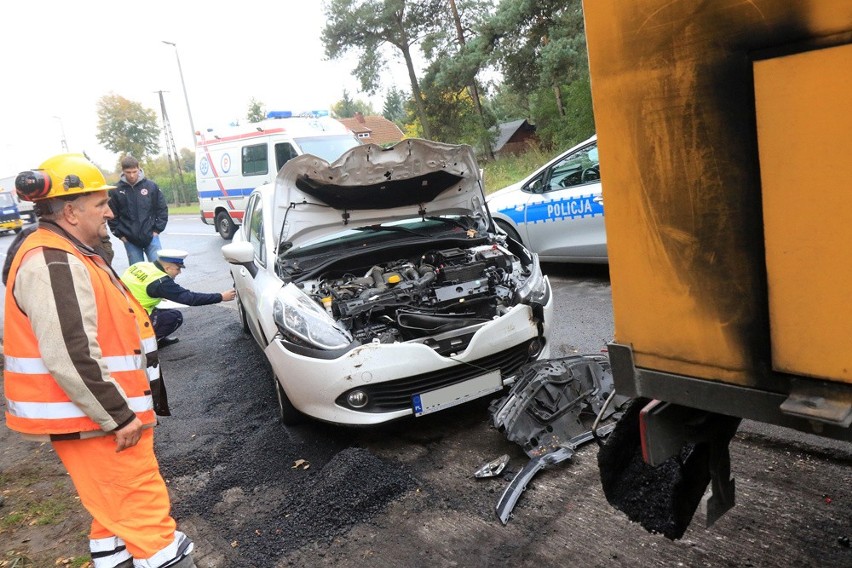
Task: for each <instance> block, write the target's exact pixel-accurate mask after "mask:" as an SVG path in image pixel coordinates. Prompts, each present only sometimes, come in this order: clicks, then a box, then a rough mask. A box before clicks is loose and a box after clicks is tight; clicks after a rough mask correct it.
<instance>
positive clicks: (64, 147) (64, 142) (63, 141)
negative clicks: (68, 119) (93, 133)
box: [53, 116, 68, 154]
mask: <svg viewBox="0 0 852 568" xmlns="http://www.w3.org/2000/svg"><path fill="white" fill-rule="evenodd" d="M53 118H55V119H56V120H58V121H59V129H60V130H61V131H62V149H63V150H65V153H66V154H67V153H68V141H67V140H66V139H65V125H64V124H62V117H61V116H54V117H53Z"/></svg>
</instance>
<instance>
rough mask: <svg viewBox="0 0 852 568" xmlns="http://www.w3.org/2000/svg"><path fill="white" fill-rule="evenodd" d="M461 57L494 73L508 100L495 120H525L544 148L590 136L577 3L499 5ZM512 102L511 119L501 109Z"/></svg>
mask: <svg viewBox="0 0 852 568" xmlns="http://www.w3.org/2000/svg"><path fill="white" fill-rule="evenodd" d="M465 51H466V55H467V56H468V57H471V58H472V59H473V60H476V61H490V62H491V64H493V65H496V66H498V67H499V69H500V70H501V71H502V73H503V78H504V81H503V84H502V86H501V89H502V90H504V91H507V92H508V93H509V94H510V95H511V96H507V97H504V98H503V99H502V101H501V103H503V107H502V108H501V109H500V114H501V115H507V114H508V115H510V114H516V116H515V118H521V117H525V118H530V119H531V121H532V122H533V123H534V124H536V126H537V127H538V130H537V132H538V135H539V137H540V138H541V140H542V143H543V144H544V145H545V146H556V147H564V146H567V145H571V144H573V143H575V142H578V141H580V140H582V139H583V138H585V137H588V136H589V135H590V134H592V133H593V132H594V117H593V113H592V105H591V97H590V95H589V92H590V83H589V69H588V56H587V53H586V36H585V29H584V27H583V10H582V3H581V0H500V3H499V4H498V6H497V9H496V10H495V11H494V13H493V14H492V15H490V16H489V17H488V18H486V19H484V20H483V22H482V24H481V26H480V27H479V28H478V34H477V35H476V37H474V38H473V39H472V40H471V41H470V42H469V43H468V45H467V46H466V49H465ZM524 97H526V99H527V103H526V104H524V103H523V102H522V99H523V98H524ZM513 98H515V99H517V103H518V107H517V111H516V112H515V113H513V112H511V110H510V109H508V108H506V106H505V103H507V102H509V101H510V100H511V99H513ZM590 129H591V131H589V130H590Z"/></svg>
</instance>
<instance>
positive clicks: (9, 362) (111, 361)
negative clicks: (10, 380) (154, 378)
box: [5, 355, 145, 375]
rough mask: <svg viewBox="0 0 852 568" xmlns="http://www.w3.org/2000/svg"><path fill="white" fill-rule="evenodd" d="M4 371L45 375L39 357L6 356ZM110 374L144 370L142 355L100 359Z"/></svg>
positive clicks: (43, 366) (44, 368)
mask: <svg viewBox="0 0 852 568" xmlns="http://www.w3.org/2000/svg"><path fill="white" fill-rule="evenodd" d="M5 359H6V363H5V365H6V369H7V370H8V371H9V372H11V373H20V374H22V375H46V374H48V370H47V367H46V366H45V365H44V361H42V359H41V357H10V356H8V355H7V356H6V357H5ZM102 360H103V361H104V362H105V363H106V366H107V369H108V370H109V372H110V373H120V372H122V371H136V370H139V369H144V362H145V358H144V357H143V356H142V355H116V356H113V357H104V358H103V359H102Z"/></svg>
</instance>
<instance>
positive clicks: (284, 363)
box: [265, 282, 553, 425]
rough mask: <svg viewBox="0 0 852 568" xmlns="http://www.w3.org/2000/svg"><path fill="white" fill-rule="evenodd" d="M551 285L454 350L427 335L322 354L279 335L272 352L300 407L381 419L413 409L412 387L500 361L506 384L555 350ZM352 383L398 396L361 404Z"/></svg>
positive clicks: (351, 418)
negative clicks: (352, 396) (535, 301)
mask: <svg viewBox="0 0 852 568" xmlns="http://www.w3.org/2000/svg"><path fill="white" fill-rule="evenodd" d="M547 287H548V294H547V296H546V297H547V303H546V305H543V306H540V305H539V306H536V307H535V309H534V308H533V307H531V306H528V305H525V304H519V305H517V306H515V307H513V308H512V309H511V310H510V311H509V313H507V314H506V315H504V316H502V317H500V318H499V319H496V320H493V321H491V322H489V323H487V324H485V325H484V326H482V327H481V328H480V329H478V330H477V331H476V333H474V335H473V337H472V338H471V339H470V342H469V343H468V345H467V346H466V347H465V348H464V350H463V351H461V352H459V353H456V354H452V355H451V357H445V356H442V355H440V354H438V353H436V352H435V350H433V349H432V348H431V347H429V346H427V345H425V344H423V343H415V342H405V343H390V344H379V343H369V344H365V345H360V346H358V347H356V348H354V349H352V350H351V351H348V352H346V353H345V354H344V355H342V356H340V357H337V358H335V359H318V358H314V357H309V356H305V355H301V354H298V353H294V352H292V351H290V350H288V349H287V348H286V346H285V344H284V343H283V342H282V341H280V338H278V337H276V338H275V339H274V340H273V341H272V342H271V343H270V344H269V345H268V346H267V347H266V349H265V353H266V356H267V358H268V359H269V361H270V363H271V365H272V368H273V371H274V372H275V375H276V376H277V377H278V379H279V381H280V382H281V384H282V385H283V386H284V390H285V391H286V393H287V396H288V397H289V399H290V402H292V403H293V405H294V406H295V407H296V408H297V409H298V410H299V411H300V412H303V413H304V414H306V415H308V416H311V417H313V418H316V419H318V420H323V421H327V422H332V423H337V424H350V425H370V424H379V423H382V422H387V421H389V420H394V419H397V418H403V417H405V416H411V415H413V414H414V405H413V402H410V401H408V399H409V398H410V396H411V395H413V394H422V393H424V392H429V391H431V390H434V389H437V388H441V387H444V386H447V385H453V384H459V383H461V382H464V381H467V380H473V379H475V378H476V377H478V376H481V375H483V374H485V373H487V372H488V371H491V370H493V369H497V368H499V369H501V371H502V383H503V385H504V386H505V385H508V384H510V383H511V382H513V381H514V374H513V372H514V371H515V370H517V368H518V367H520V366H521V365H522V364H524V363H527V362H530V361H532V360H537V359H543V358H547V357H549V356H550V347H549V344H548V342H547V338H548V337H549V335H550V333H549V332H550V322H551V319H552V317H553V294H552V292H551V291H550V283H549V282H548V283H547ZM536 340H538V342H539V344H541V349H540V351H538V352H537V353H536V354H535V356H532V357H531V356H530V354H529V349H531V347H530V344H531V343H533V342H534V341H536ZM533 347H534V345H533ZM507 370H509V372H508V373H507V372H506V371H507ZM353 389H362V390H364V391H365V392H367V393H368V396H369V397H370V398H371V403H372V397H374V396H377V397H380V398H381V397H385V399H386V398H387V394H388V393H391V392H392V393H394V397H395V400H394V401H391V402H386V403H384V404H380V405H378V406H376V405H373V404H370V405H368V407H366V408H365V409H364V410H355V409H352V408H349V407H347V406H345V404H341V401H342V400H343V399H344V398H345V394H346V393H348V392H350V391H352V390H353ZM486 394H490V393H486ZM482 396H484V395H482ZM470 400H472V399H470Z"/></svg>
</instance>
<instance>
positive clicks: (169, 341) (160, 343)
mask: <svg viewBox="0 0 852 568" xmlns="http://www.w3.org/2000/svg"><path fill="white" fill-rule="evenodd" d="M178 341H180V339H179V338H177V337H163V338H161V339H158V340H157V347H158V348H159V349H162V348H163V347H168V346H169V345H174V344H175V343H177V342H178Z"/></svg>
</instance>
